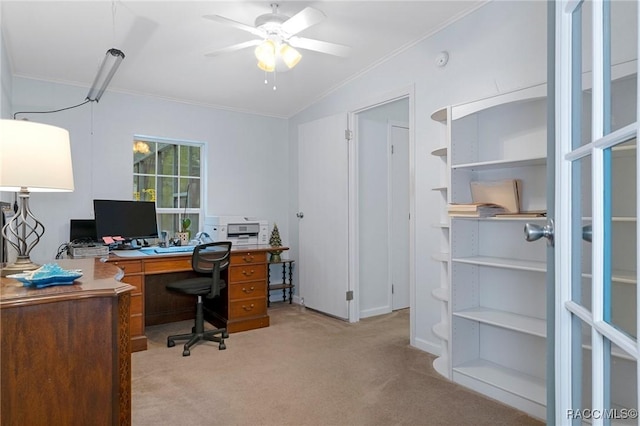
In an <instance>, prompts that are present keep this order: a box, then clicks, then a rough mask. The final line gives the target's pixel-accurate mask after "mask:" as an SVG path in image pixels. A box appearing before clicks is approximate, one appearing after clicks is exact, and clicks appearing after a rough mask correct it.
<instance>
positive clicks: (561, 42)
mask: <svg viewBox="0 0 640 426" xmlns="http://www.w3.org/2000/svg"><path fill="white" fill-rule="evenodd" d="M555 7H556V13H555V20H556V232H555V240H556V257H555V260H556V262H555V267H556V274H555V277H556V278H555V280H556V289H557V291H556V310H555V315H556V329H555V331H556V333H555V361H556V363H555V367H556V368H555V378H556V383H555V386H556V387H555V391H556V406H555V423H556V424H574V425H579V424H583V423H585V422H588V423H591V424H593V425H607V424H616V423H618V422H623V423H624V424H638V419H637V414H638V411H637V410H638V405H639V404H638V394H639V392H638V358H639V357H640V349H639V346H638V339H637V330H638V319H639V315H638V292H637V283H638V274H637V264H638V252H637V247H638V243H637V242H638V226H637V217H638V214H637V211H638V196H637V194H638V190H637V188H638V186H637V183H638V176H637V164H638V158H639V157H638V150H637V134H638V125H637V121H638V119H637V114H638V76H637V58H638V44H639V43H638V40H639V35H638V3H637V2H635V1H634V2H625V1H612V2H609V1H600V0H599V1H585V2H581V1H575V0H571V1H558V2H556V5H555Z"/></svg>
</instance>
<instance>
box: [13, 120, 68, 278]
mask: <svg viewBox="0 0 640 426" xmlns="http://www.w3.org/2000/svg"><path fill="white" fill-rule="evenodd" d="M0 191H12V192H17V193H18V199H19V207H18V212H17V213H16V214H15V215H14V216H13V217H12V218H11V220H9V222H7V224H6V225H5V226H4V227H3V228H2V235H3V236H4V238H5V239H6V241H7V243H9V244H10V245H11V246H12V247H13V248H14V249H15V250H16V251H17V252H18V257H17V259H16V261H15V262H14V263H12V264H8V265H6V266H3V267H2V275H3V276H5V275H9V274H13V273H18V272H23V271H29V270H33V269H37V268H38V267H39V266H40V265H37V264H35V263H33V262H32V261H31V258H30V257H29V253H31V250H32V249H33V248H34V247H35V246H36V244H38V242H39V241H40V238H41V237H42V236H43V235H44V225H43V224H42V223H41V222H40V221H39V220H38V219H36V217H35V216H34V215H33V213H32V212H31V210H30V209H29V194H30V193H31V192H70V191H73V170H72V166H71V146H70V143H69V132H68V131H67V130H65V129H61V128H59V127H54V126H50V125H47V124H41V123H33V122H29V121H22V120H0Z"/></svg>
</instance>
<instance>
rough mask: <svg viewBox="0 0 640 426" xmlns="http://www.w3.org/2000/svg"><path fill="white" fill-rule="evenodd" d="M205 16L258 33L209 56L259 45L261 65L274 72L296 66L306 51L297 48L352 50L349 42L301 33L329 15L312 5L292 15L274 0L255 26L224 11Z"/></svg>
mask: <svg viewBox="0 0 640 426" xmlns="http://www.w3.org/2000/svg"><path fill="white" fill-rule="evenodd" d="M203 17H204V18H206V19H210V20H212V21H217V22H220V23H223V24H227V25H230V26H232V27H235V28H239V29H241V30H244V31H247V32H249V33H251V34H253V35H255V36H257V37H258V38H257V39H255V40H249V41H246V42H243V43H238V44H234V45H231V46H228V47H224V48H222V49H218V50H215V51H213V52H209V53H207V54H206V55H205V56H218V55H221V54H224V53H228V52H233V51H236V50H240V49H245V48H247V47H253V46H257V47H256V49H255V55H256V58H257V59H258V67H259V68H260V69H262V70H264V71H267V72H273V71H275V70H276V68H278V71H280V70H286V69H290V68H293V67H294V66H296V64H297V63H298V62H299V61H300V58H301V57H302V55H300V53H299V52H298V51H297V50H296V49H295V48H299V49H306V50H312V51H315V52H321V53H326V54H329V55H335V56H341V57H346V56H348V55H349V52H350V50H351V48H350V47H349V46H345V45H341V44H336V43H330V42H326V41H321V40H314V39H310V38H304V37H299V36H298V35H297V34H298V33H300V32H302V31H304V30H305V29H307V28H309V27H311V26H313V25H316V24H318V23H319V22H321V21H322V20H323V19H325V18H326V15H325V14H324V13H323V12H322V11H320V10H318V9H315V8H312V7H306V8H304V9H303V10H302V11H300V12H298V13H296V14H295V15H293V16H291V17H289V16H287V15H283V14H281V13H279V12H278V5H277V4H275V3H273V4H271V13H266V14H264V15H260V16H258V17H257V18H256V20H255V23H254V26H251V25H247V24H243V23H242V22H238V21H234V20H232V19H229V18H226V17H224V16H220V15H205V16H203ZM282 64H284V65H286V68H284V67H283V66H282Z"/></svg>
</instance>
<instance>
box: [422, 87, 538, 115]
mask: <svg viewBox="0 0 640 426" xmlns="http://www.w3.org/2000/svg"><path fill="white" fill-rule="evenodd" d="M546 96H547V85H546V84H539V85H537V86H531V87H527V88H525V89H520V90H516V91H513V92H508V93H505V94H502V95H498V96H491V97H489V98H485V99H480V100H477V101H474V102H468V103H466V104H464V105H458V106H456V108H455V109H452V111H451V112H452V118H453V120H458V119H460V118H462V117H465V116H467V115H470V114H474V113H476V112H479V111H482V110H486V109H489V108H493V107H496V106H499V105H505V104H509V103H515V102H522V101H532V100H536V99H543V98H545V97H546ZM437 112H439V111H436V113H437ZM436 113H434V114H436ZM431 117H432V118H433V114H432V115H431ZM434 120H435V119H434Z"/></svg>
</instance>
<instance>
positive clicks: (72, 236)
mask: <svg viewBox="0 0 640 426" xmlns="http://www.w3.org/2000/svg"><path fill="white" fill-rule="evenodd" d="M97 240H98V237H97V236H96V221H95V220H93V219H71V220H70V221H69V241H70V242H72V243H73V242H78V243H85V242H93V241H97Z"/></svg>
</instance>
